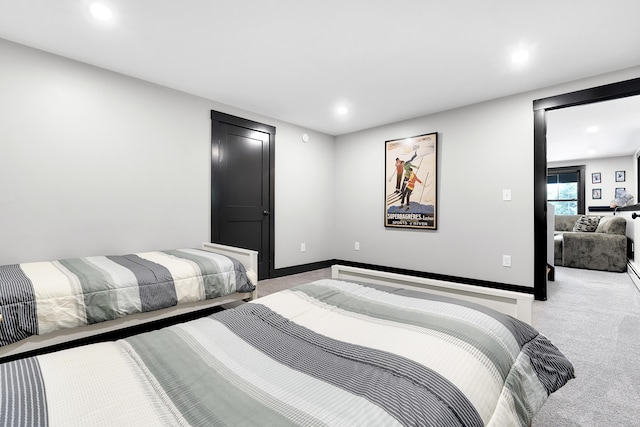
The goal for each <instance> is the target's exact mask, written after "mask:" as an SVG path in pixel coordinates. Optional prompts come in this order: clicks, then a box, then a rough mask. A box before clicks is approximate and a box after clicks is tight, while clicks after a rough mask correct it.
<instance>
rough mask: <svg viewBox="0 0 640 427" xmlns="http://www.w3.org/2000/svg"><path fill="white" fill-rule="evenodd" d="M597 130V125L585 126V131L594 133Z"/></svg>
mask: <svg viewBox="0 0 640 427" xmlns="http://www.w3.org/2000/svg"><path fill="white" fill-rule="evenodd" d="M598 130H599V129H598V126H589V127H588V128H587V133H596V132H598Z"/></svg>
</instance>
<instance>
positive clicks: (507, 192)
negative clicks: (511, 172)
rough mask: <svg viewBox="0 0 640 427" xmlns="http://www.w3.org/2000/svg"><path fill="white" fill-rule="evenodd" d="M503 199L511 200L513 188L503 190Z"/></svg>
mask: <svg viewBox="0 0 640 427" xmlns="http://www.w3.org/2000/svg"><path fill="white" fill-rule="evenodd" d="M502 200H504V201H506V202H508V201H509V200H511V190H508V189H507V190H502Z"/></svg>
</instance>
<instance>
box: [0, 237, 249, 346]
mask: <svg viewBox="0 0 640 427" xmlns="http://www.w3.org/2000/svg"><path fill="white" fill-rule="evenodd" d="M254 289H255V286H254V285H253V284H252V283H251V280H250V279H249V278H248V276H247V272H246V270H245V268H244V266H243V265H242V264H241V263H240V262H239V261H237V260H236V259H234V258H231V257H228V256H224V255H221V254H217V253H213V252H209V251H205V250H200V249H188V248H187V249H175V250H166V251H154V252H144V253H136V254H127V255H118V256H93V257H84V258H73V259H63V260H57V261H50V262H31V263H22V264H11V265H3V266H0V315H1V319H2V321H1V322H0V346H4V345H8V344H11V343H14V342H17V341H20V340H23V339H25V338H27V337H29V336H32V335H43V334H47V333H49V332H53V331H57V330H61V329H68V328H75V327H79V326H84V325H90V324H94V323H99V322H103V321H107V320H113V319H117V318H121V317H124V316H127V315H130V314H134V313H143V312H150V311H154V310H160V309H163V308H166V307H171V306H175V305H178V304H183V303H190V302H196V301H202V300H205V299H211V298H216V297H219V296H226V295H230V294H232V293H235V292H251V291H252V290H254Z"/></svg>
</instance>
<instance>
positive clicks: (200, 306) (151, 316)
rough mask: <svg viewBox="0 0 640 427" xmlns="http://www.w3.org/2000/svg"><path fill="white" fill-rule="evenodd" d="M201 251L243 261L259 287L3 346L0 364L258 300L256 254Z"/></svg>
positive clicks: (212, 246)
mask: <svg viewBox="0 0 640 427" xmlns="http://www.w3.org/2000/svg"><path fill="white" fill-rule="evenodd" d="M201 249H204V250H206V251H209V252H215V253H219V254H222V255H226V256H230V257H234V258H235V259H237V260H238V261H240V262H241V263H242V264H243V265H244V267H245V269H246V270H247V275H248V276H249V278H250V279H251V282H252V283H253V284H254V285H256V289H255V290H254V291H253V292H245V293H235V294H232V295H227V296H223V297H218V298H213V299H208V300H204V301H198V302H194V303H186V304H180V305H176V306H173V307H167V308H164V309H162V310H156V311H150V312H145V313H135V314H131V315H129V316H125V317H121V318H119V319H114V320H108V321H106V322H100V323H94V324H92V325H85V326H81V327H78V328H72V329H61V330H58V331H54V332H51V333H48V334H45V335H33V336H31V337H29V338H26V339H24V340H22V341H19V342H16V343H13V344H9V345H6V346H3V347H0V362H4V361H8V360H11V359H16V358H19V357H23V356H27V355H29V356H30V355H34V354H38V353H46V352H48V351H53V350H58V349H60V348H62V347H65V346H68V347H71V346H74V345H73V342H74V341H77V342H82V341H83V340H84V341H86V340H87V339H89V338H92V337H96V336H98V335H102V334H109V333H114V332H116V331H123V330H125V329H134V328H140V327H142V326H143V325H146V324H149V323H151V322H159V321H165V320H168V319H171V318H173V317H184V316H186V315H189V314H193V313H196V312H198V311H205V310H208V309H212V308H214V307H217V306H220V305H222V304H228V303H232V302H235V301H239V300H252V299H255V298H257V297H258V287H257V284H258V252H257V251H252V250H249V249H242V248H236V247H232V246H226V245H219V244H216V243H202V247H201ZM0 321H1V320H0ZM47 349H49V350H47Z"/></svg>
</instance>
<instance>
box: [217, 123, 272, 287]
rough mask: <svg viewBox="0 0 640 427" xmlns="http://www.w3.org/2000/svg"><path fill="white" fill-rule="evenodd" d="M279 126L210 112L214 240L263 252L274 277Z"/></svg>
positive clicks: (262, 271) (265, 272)
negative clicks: (275, 170) (276, 150)
mask: <svg viewBox="0 0 640 427" xmlns="http://www.w3.org/2000/svg"><path fill="white" fill-rule="evenodd" d="M275 135H276V128H275V127H273V126H270V125H266V124H263V123H258V122H254V121H251V120H247V119H243V118H241V117H236V116H231V115H229V114H225V113H220V112H218V111H211V241H212V242H214V243H221V244H224V245H230V246H237V247H241V248H245V249H252V250H255V251H258V280H263V279H268V278H270V277H272V276H273V270H274V252H275V251H274V249H275V245H274V207H275V206H274V205H275V203H274V187H275V179H274V178H275V174H274V164H275Z"/></svg>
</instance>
